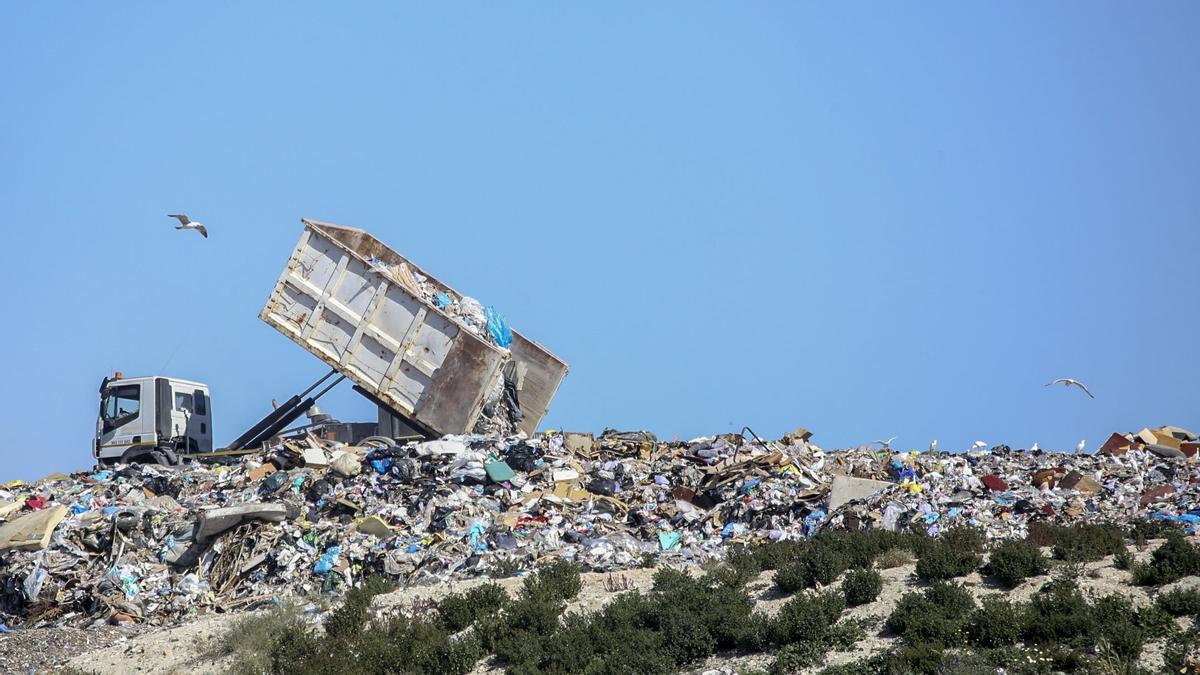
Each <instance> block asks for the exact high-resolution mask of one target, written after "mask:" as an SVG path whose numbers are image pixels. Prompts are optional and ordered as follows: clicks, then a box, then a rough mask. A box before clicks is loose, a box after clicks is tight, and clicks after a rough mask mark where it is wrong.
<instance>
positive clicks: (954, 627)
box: [885, 582, 975, 647]
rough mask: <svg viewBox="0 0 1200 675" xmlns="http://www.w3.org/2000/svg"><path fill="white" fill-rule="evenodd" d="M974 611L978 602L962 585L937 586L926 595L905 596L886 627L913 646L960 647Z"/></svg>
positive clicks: (942, 584) (937, 584) (943, 584)
mask: <svg viewBox="0 0 1200 675" xmlns="http://www.w3.org/2000/svg"><path fill="white" fill-rule="evenodd" d="M974 608H975V600H974V599H973V598H972V597H971V594H970V592H968V591H967V590H966V589H965V588H963V587H962V586H961V585H958V584H952V583H948V582H938V583H935V584H933V585H932V586H930V587H929V588H927V589H926V590H925V591H924V592H923V593H905V594H904V595H903V596H902V597H901V598H900V601H899V602H898V603H897V604H896V607H895V609H894V610H892V613H891V615H890V616H888V618H887V621H886V623H885V626H886V628H887V629H888V630H889V631H891V632H893V633H895V634H897V635H900V636H901V637H903V638H904V639H906V640H907V641H908V642H910V643H913V644H922V643H931V644H933V645H937V646H940V647H954V646H960V645H962V644H964V643H965V642H966V634H965V628H966V624H967V620H968V618H969V617H970V615H971V612H972V610H974Z"/></svg>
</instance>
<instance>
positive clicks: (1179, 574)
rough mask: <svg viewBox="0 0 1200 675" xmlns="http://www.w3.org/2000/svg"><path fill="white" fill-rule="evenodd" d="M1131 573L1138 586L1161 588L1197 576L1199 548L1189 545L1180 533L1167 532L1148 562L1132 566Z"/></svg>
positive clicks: (1199, 569)
mask: <svg viewBox="0 0 1200 675" xmlns="http://www.w3.org/2000/svg"><path fill="white" fill-rule="evenodd" d="M1132 572H1133V580H1134V582H1135V583H1137V584H1138V585H1139V586H1161V585H1162V584H1169V583H1171V582H1172V581H1178V580H1179V579H1182V578H1183V577H1186V576H1189V575H1192V574H1198V573H1200V548H1198V547H1196V546H1195V545H1193V544H1191V543H1189V542H1188V541H1187V539H1185V538H1184V536H1183V534H1182V533H1180V532H1178V531H1174V532H1169V533H1168V534H1167V540H1166V541H1165V542H1163V544H1162V545H1161V546H1159V547H1158V548H1156V549H1154V553H1152V554H1151V555H1150V562H1149V563H1139V564H1136V565H1134V566H1133V568H1132Z"/></svg>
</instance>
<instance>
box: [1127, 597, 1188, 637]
mask: <svg viewBox="0 0 1200 675" xmlns="http://www.w3.org/2000/svg"><path fill="white" fill-rule="evenodd" d="M1133 625H1135V626H1137V627H1138V628H1140V629H1142V631H1144V632H1145V633H1146V639H1148V640H1158V639H1161V638H1165V637H1167V636H1170V635H1174V634H1175V633H1176V632H1177V631H1178V630H1179V625H1178V624H1176V623H1175V618H1174V617H1173V616H1172V615H1171V614H1170V613H1169V612H1167V611H1166V610H1164V609H1163V608H1161V607H1159V606H1158V605H1147V606H1145V607H1142V608H1141V609H1139V610H1138V611H1137V612H1136V613H1134V615H1133Z"/></svg>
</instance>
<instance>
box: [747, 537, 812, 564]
mask: <svg viewBox="0 0 1200 675" xmlns="http://www.w3.org/2000/svg"><path fill="white" fill-rule="evenodd" d="M806 548H808V542H807V541H771V542H767V543H765V544H762V545H761V546H758V547H757V548H755V549H754V550H753V552H752V555H753V556H754V559H755V561H757V562H758V566H759V567H760V568H762V569H764V570H777V569H779V568H780V567H782V566H784V565H786V564H787V563H790V562H791V561H793V560H795V559H796V558H798V557H800V552H801V551H803V550H805V549H806Z"/></svg>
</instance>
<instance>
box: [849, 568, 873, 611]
mask: <svg viewBox="0 0 1200 675" xmlns="http://www.w3.org/2000/svg"><path fill="white" fill-rule="evenodd" d="M881 592H883V577H881V576H879V572H876V571H875V570H870V569H861V568H860V569H854V570H850V571H849V572H847V573H846V578H845V579H842V593H843V594H844V595H845V596H846V604H847V605H848V606H850V607H857V606H859V605H865V604H867V603H869V602H875V599H876V598H878V597H879V594H880V593H881Z"/></svg>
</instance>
